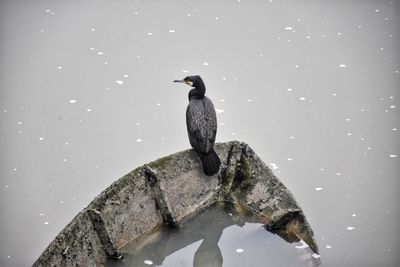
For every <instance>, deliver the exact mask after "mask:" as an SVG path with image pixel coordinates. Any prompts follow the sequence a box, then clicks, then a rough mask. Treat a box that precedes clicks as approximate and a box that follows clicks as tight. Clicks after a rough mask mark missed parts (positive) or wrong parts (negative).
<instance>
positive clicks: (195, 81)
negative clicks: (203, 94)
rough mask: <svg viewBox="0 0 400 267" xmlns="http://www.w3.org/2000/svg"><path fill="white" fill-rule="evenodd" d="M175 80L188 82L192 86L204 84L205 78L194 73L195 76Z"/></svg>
mask: <svg viewBox="0 0 400 267" xmlns="http://www.w3.org/2000/svg"><path fill="white" fill-rule="evenodd" d="M174 82H176V83H186V84H187V85H189V86H191V87H199V86H201V85H203V86H204V83H203V80H202V79H201V77H200V76H199V75H194V76H187V77H185V78H184V79H183V80H175V81H174Z"/></svg>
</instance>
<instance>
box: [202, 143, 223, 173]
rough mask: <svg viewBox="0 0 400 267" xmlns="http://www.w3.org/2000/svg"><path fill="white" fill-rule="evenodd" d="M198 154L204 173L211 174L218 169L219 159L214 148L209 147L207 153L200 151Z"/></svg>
mask: <svg viewBox="0 0 400 267" xmlns="http://www.w3.org/2000/svg"><path fill="white" fill-rule="evenodd" d="M199 156H200V158H201V162H202V163H203V171H204V174H205V175H208V176H211V175H214V174H216V173H217V172H218V171H219V166H220V165H221V161H220V159H219V157H218V155H217V153H215V151H214V149H211V151H210V152H208V153H202V154H201V155H199Z"/></svg>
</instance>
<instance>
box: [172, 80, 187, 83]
mask: <svg viewBox="0 0 400 267" xmlns="http://www.w3.org/2000/svg"><path fill="white" fill-rule="evenodd" d="M174 83H185V81H184V80H174Z"/></svg>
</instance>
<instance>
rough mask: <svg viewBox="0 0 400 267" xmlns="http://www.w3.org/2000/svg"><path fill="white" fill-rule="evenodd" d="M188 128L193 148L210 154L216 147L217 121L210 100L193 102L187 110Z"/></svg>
mask: <svg viewBox="0 0 400 267" xmlns="http://www.w3.org/2000/svg"><path fill="white" fill-rule="evenodd" d="M186 126H187V131H188V135H189V141H190V144H191V145H192V147H193V148H194V149H195V150H196V151H198V152H203V153H208V152H209V151H210V150H211V149H212V148H213V146H214V142H215V135H216V132H217V119H216V115H215V110H214V106H213V104H212V102H211V100H210V99H208V98H206V97H204V98H203V99H201V100H197V99H196V100H192V101H190V102H189V105H188V107H187V109H186Z"/></svg>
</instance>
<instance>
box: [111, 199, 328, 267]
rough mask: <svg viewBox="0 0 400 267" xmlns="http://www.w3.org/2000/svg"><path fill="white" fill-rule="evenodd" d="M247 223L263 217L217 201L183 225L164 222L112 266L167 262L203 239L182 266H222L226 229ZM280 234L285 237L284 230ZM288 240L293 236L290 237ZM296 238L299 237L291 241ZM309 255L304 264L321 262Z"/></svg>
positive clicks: (257, 221)
mask: <svg viewBox="0 0 400 267" xmlns="http://www.w3.org/2000/svg"><path fill="white" fill-rule="evenodd" d="M246 223H260V219H259V218H258V217H257V216H255V215H254V214H253V213H251V212H249V211H247V210H244V209H242V208H241V207H239V206H233V205H231V204H226V203H223V202H222V203H217V204H215V205H214V206H213V207H210V208H208V209H206V210H204V211H201V212H199V213H196V215H194V216H193V217H192V218H190V219H187V220H186V221H185V222H183V223H182V224H181V225H180V226H179V227H168V226H161V229H159V230H157V231H155V232H152V233H150V234H146V235H145V236H144V237H142V238H140V240H137V241H135V242H132V243H130V244H128V245H126V246H125V247H124V248H123V249H122V252H123V255H124V258H123V259H122V260H119V261H110V262H109V265H108V266H112V267H117V266H149V265H152V266H163V263H164V260H165V259H166V258H167V257H168V256H170V255H172V254H174V253H175V252H177V251H179V250H181V249H183V248H185V247H187V246H189V245H191V244H193V243H196V242H199V241H201V244H200V246H199V247H198V249H197V251H196V252H195V255H194V258H193V265H182V266H194V267H204V266H207V267H222V266H223V256H222V253H221V250H220V247H219V246H218V242H219V241H220V238H221V236H222V233H223V231H224V229H226V228H227V227H230V226H233V225H237V226H239V227H242V226H244V225H245V224H246ZM277 234H279V235H280V236H281V237H282V238H284V236H282V235H281V234H280V233H277ZM284 239H286V238H284ZM286 241H289V240H287V239H286ZM296 241H299V240H290V241H289V242H296ZM309 255H311V254H309ZM303 258H304V257H303ZM308 258H310V259H308V260H305V261H303V263H306V262H308V264H305V265H302V266H313V267H314V266H320V265H319V264H318V261H316V260H315V259H312V258H311V257H308ZM145 262H146V263H147V264H146V263H145Z"/></svg>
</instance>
